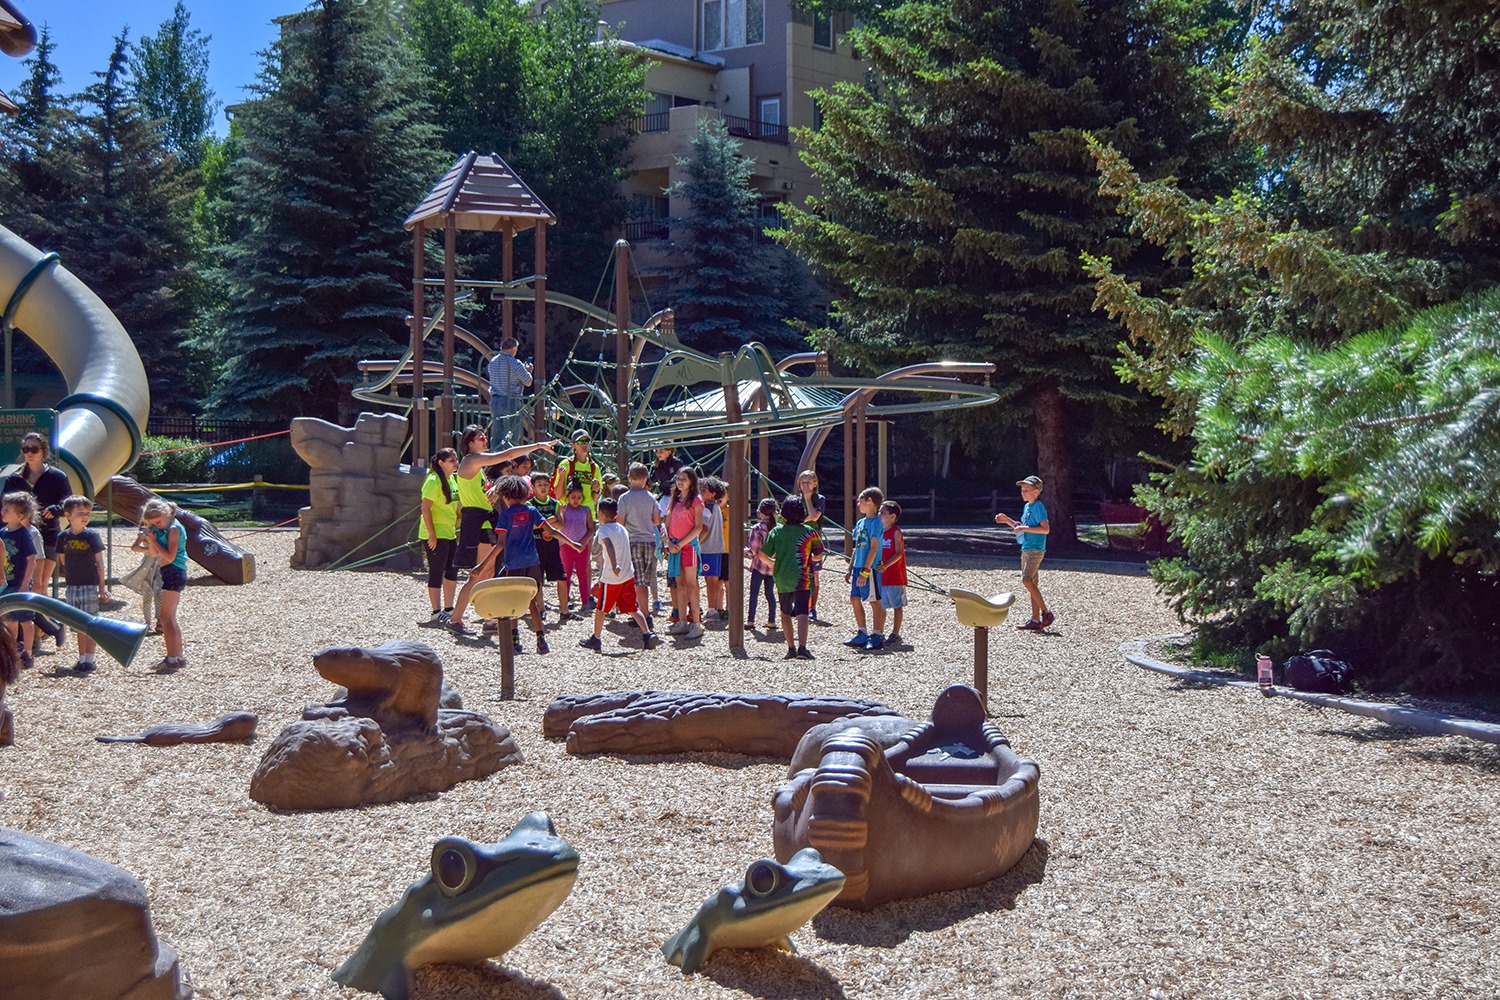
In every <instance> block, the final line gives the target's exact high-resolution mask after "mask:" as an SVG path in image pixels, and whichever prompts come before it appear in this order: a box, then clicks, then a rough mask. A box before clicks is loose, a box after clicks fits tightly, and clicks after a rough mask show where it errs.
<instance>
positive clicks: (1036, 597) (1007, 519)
mask: <svg viewBox="0 0 1500 1000" xmlns="http://www.w3.org/2000/svg"><path fill="white" fill-rule="evenodd" d="M1016 485H1017V486H1019V487H1021V499H1022V500H1024V501H1025V502H1026V506H1025V507H1023V508H1022V509H1021V519H1020V520H1019V521H1017V520H1015V519H1014V518H1012V517H1011V516H1010V515H1009V514H1006V513H1004V512H1003V511H1002V512H1001V513H999V514H996V515H995V523H996V524H1004V525H1008V526H1010V527H1012V528H1014V529H1016V540H1017V541H1019V542H1020V543H1021V586H1023V587H1025V588H1026V593H1028V594H1030V595H1031V619H1030V620H1029V621H1027V622H1026V624H1025V625H1017V626H1016V630H1017V631H1018V632H1040V631H1042V630H1043V629H1045V628H1049V627H1051V625H1052V623H1053V622H1054V621H1056V620H1057V616H1056V615H1054V614H1053V613H1052V612H1051V611H1050V610H1049V609H1048V608H1047V602H1046V600H1045V599H1044V598H1043V597H1042V588H1041V586H1040V585H1039V583H1038V577H1039V575H1040V572H1041V568H1042V557H1043V556H1045V555H1046V554H1047V535H1048V533H1049V532H1050V531H1051V530H1052V527H1051V525H1050V524H1048V523H1047V507H1046V505H1045V504H1043V503H1042V501H1041V500H1040V499H1039V498H1040V497H1041V495H1042V480H1041V477H1039V476H1027V477H1026V478H1025V479H1020V480H1017V481H1016Z"/></svg>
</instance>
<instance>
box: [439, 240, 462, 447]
mask: <svg viewBox="0 0 1500 1000" xmlns="http://www.w3.org/2000/svg"><path fill="white" fill-rule="evenodd" d="M457 255H458V224H457V221H456V220H455V219H454V218H453V213H452V212H449V213H447V215H445V216H444V218H443V389H442V395H441V396H439V397H438V447H439V448H447V447H449V446H451V445H452V444H453V306H454V301H453V300H454V299H456V298H457V297H458V296H457V292H456V289H455V287H454V286H455V282H456V281H457V278H458V275H457V267H458V264H457V261H456V260H455V259H454V258H455V257H456V256H457Z"/></svg>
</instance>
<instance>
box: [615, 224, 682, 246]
mask: <svg viewBox="0 0 1500 1000" xmlns="http://www.w3.org/2000/svg"><path fill="white" fill-rule="evenodd" d="M670 236H671V230H670V229H669V228H668V226H667V220H666V219H635V220H633V221H631V222H627V223H625V238H626V239H627V240H629V241H630V242H632V243H646V242H649V241H651V240H665V239H668V238H669V237H670Z"/></svg>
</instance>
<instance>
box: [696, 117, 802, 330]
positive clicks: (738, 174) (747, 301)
mask: <svg viewBox="0 0 1500 1000" xmlns="http://www.w3.org/2000/svg"><path fill="white" fill-rule="evenodd" d="M740 149H741V144H740V141H739V140H738V139H736V138H734V137H733V136H731V135H730V134H729V132H728V130H727V129H726V128H725V127H724V123H723V121H722V120H720V119H717V118H700V119H699V120H698V130H697V132H696V133H695V134H694V135H693V139H692V155H691V156H688V157H685V158H683V159H680V160H679V161H678V165H679V166H681V167H682V168H683V169H684V171H685V172H686V174H687V177H686V179H685V180H682V181H679V182H678V183H677V185H676V186H674V188H673V190H672V194H673V196H674V197H679V198H681V199H683V200H684V201H686V203H687V206H688V209H687V214H686V215H685V216H684V217H683V218H682V219H680V220H678V228H677V230H676V232H674V238H673V242H674V243H675V245H676V247H677V250H678V251H679V252H680V253H681V254H682V256H683V258H684V259H685V260H686V261H687V263H686V264H685V265H684V266H683V267H682V269H681V270H680V271H679V272H678V273H677V274H676V276H675V277H674V280H673V284H672V306H673V308H674V309H675V310H676V313H677V335H678V336H679V337H680V338H681V339H682V342H683V343H684V344H687V345H688V346H690V347H694V348H696V349H698V350H700V351H704V352H706V353H708V354H717V353H718V352H720V351H733V350H735V349H736V348H738V347H739V346H740V345H742V344H746V343H749V342H750V341H752V340H758V341H760V342H761V343H763V344H765V345H766V346H767V347H768V348H770V349H771V351H772V352H773V353H774V354H777V355H781V354H788V353H791V352H792V351H794V350H797V349H800V348H803V347H804V346H805V345H804V342H803V340H802V338H801V336H800V335H799V334H798V333H796V331H795V330H794V329H793V328H792V327H791V326H790V325H788V324H787V323H786V322H785V321H784V319H785V318H792V319H807V318H808V317H807V315H806V312H805V307H806V303H807V302H808V300H809V299H810V298H812V297H815V296H816V294H817V292H816V287H815V286H814V285H813V283H812V281H811V278H810V276H808V275H807V273H806V268H805V267H804V266H802V265H801V262H800V261H798V260H797V259H796V258H795V257H793V256H792V255H791V254H790V253H789V252H788V251H786V250H785V249H783V248H781V247H778V246H775V245H772V244H769V243H767V242H765V241H764V238H763V237H762V235H761V233H760V227H761V225H762V220H761V214H760V196H759V195H758V194H757V193H756V191H755V189H754V188H753V187H751V186H750V178H751V175H752V173H753V163H752V161H750V160H749V159H747V158H746V157H745V156H744V155H743V154H742V153H741V152H740ZM799 304H801V305H802V306H803V307H804V309H803V311H802V314H800V315H799V314H798V312H797V310H796V308H795V307H796V306H797V305H799Z"/></svg>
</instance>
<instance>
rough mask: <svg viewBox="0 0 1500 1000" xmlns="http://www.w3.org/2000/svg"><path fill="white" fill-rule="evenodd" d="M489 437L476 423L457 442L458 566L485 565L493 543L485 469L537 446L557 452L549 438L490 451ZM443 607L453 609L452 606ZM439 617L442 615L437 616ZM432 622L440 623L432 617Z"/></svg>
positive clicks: (491, 506)
mask: <svg viewBox="0 0 1500 1000" xmlns="http://www.w3.org/2000/svg"><path fill="white" fill-rule="evenodd" d="M489 446H490V439H489V436H488V435H487V434H485V432H484V429H483V428H481V427H480V426H479V425H477V424H470V425H469V426H468V427H465V428H464V432H463V436H462V437H460V438H459V442H458V454H459V461H458V507H459V514H458V517H459V522H458V551H457V554H456V557H455V558H456V561H455V563H454V565H455V566H456V567H457V568H458V569H473V568H474V567H476V566H480V565H483V564H484V561H485V557H487V556H488V555H489V554H490V549H491V548H492V547H493V546H494V544H495V532H494V530H493V520H494V515H495V505H494V504H493V503H492V502H491V500H490V498H489V496H488V494H487V493H486V491H485V486H486V484H485V481H484V469H485V466H487V465H497V464H499V463H500V462H509V461H512V460H514V459H517V458H520V457H521V456H523V455H530V454H531V453H532V452H534V451H536V450H537V449H538V448H540V449H541V450H543V451H545V452H547V453H548V454H549V455H551V454H556V452H555V451H554V449H553V446H552V442H551V441H543V442H541V443H540V444H530V445H517V446H516V447H514V448H503V449H501V450H500V451H490V450H489ZM445 610H448V611H452V610H453V609H452V608H447V609H445ZM439 618H441V616H439ZM433 624H442V622H441V621H440V620H436V619H435V620H434V622H433Z"/></svg>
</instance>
